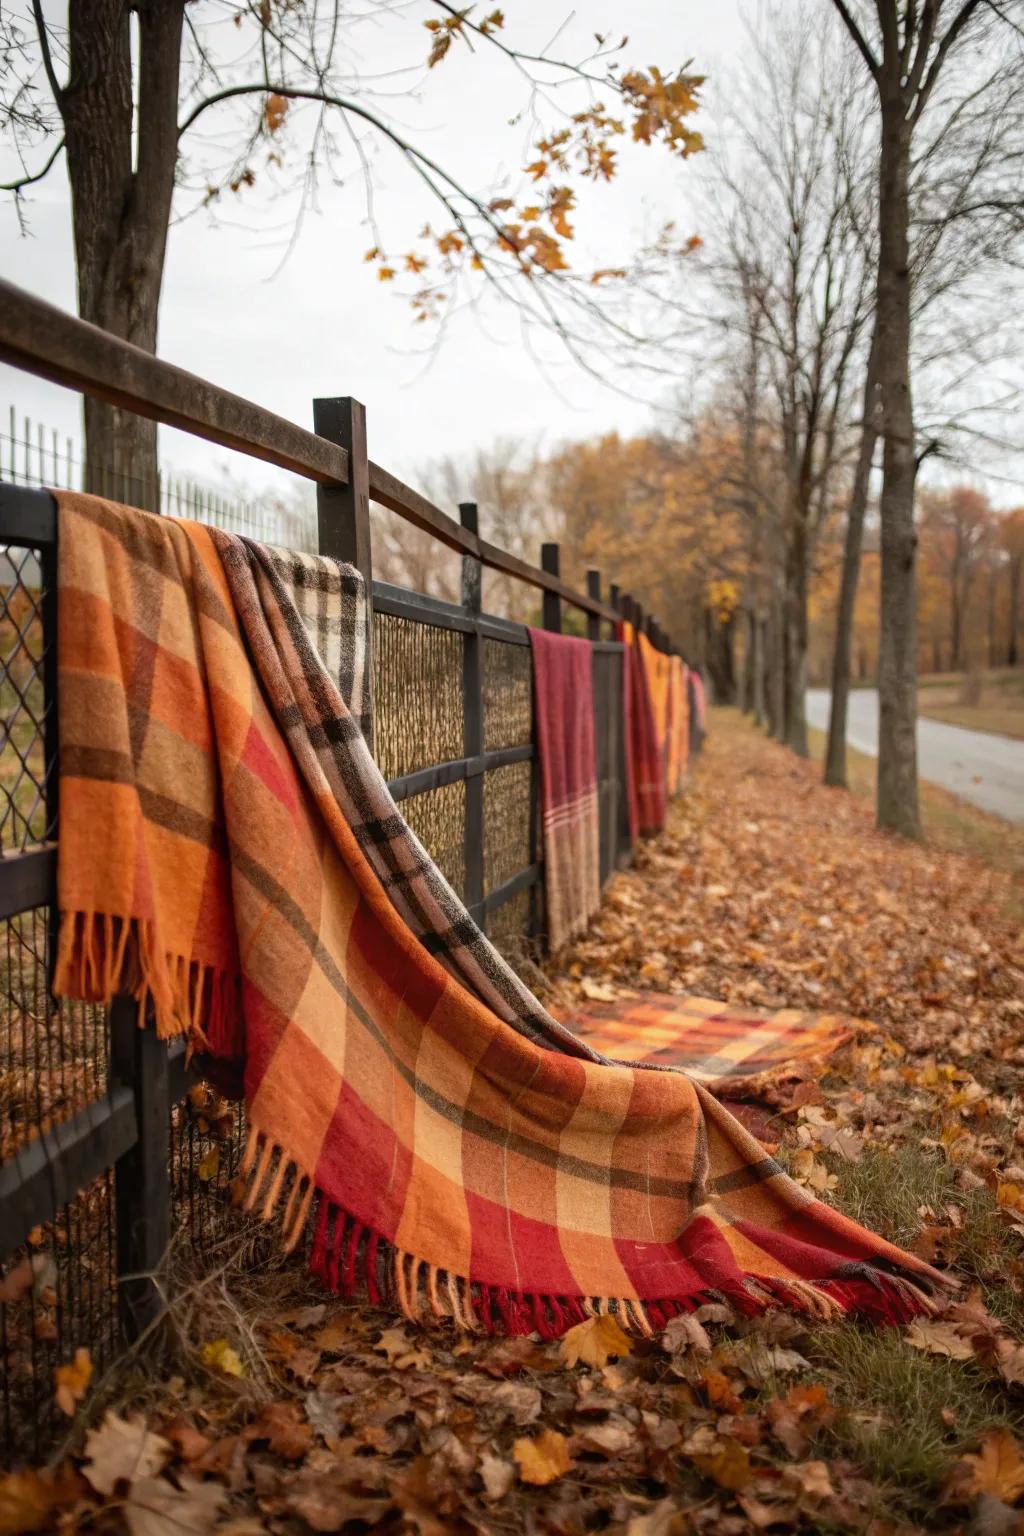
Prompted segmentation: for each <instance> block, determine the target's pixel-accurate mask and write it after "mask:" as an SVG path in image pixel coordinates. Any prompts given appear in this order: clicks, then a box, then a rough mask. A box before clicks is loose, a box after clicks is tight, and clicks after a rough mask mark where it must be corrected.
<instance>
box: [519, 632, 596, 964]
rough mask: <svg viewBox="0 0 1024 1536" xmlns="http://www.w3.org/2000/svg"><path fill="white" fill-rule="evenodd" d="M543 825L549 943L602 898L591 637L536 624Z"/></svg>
mask: <svg viewBox="0 0 1024 1536" xmlns="http://www.w3.org/2000/svg"><path fill="white" fill-rule="evenodd" d="M529 633H530V648H531V650H532V653H533V698H534V722H535V727H536V735H537V755H538V758H539V765H540V802H541V821H542V826H543V831H544V904H545V911H546V917H547V934H548V944H549V946H550V948H551V949H552V950H558V949H560V948H561V947H562V945H563V944H565V943H567V942H568V941H569V939H571V938H573V937H574V936H575V935H576V934H578V933H582V932H583V930H584V929H585V928H586V926H587V923H588V922H589V921H590V918H591V917H592V916H593V914H594V913H595V912H596V911H597V909H598V907H599V906H600V905H601V869H600V828H599V824H598V806H597V753H596V749H595V745H594V686H593V679H592V675H591V649H590V642H589V641H587V640H578V639H575V638H574V637H573V636H571V635H557V634H552V633H550V632H549V631H548V630H544V629H531V630H530V632H529Z"/></svg>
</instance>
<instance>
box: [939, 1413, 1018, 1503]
mask: <svg viewBox="0 0 1024 1536" xmlns="http://www.w3.org/2000/svg"><path fill="white" fill-rule="evenodd" d="M979 1493H987V1494H989V1495H990V1496H991V1497H992V1498H994V1499H1001V1500H1002V1502H1003V1503H1004V1504H1016V1503H1017V1501H1018V1499H1019V1498H1020V1497H1021V1495H1022V1494H1024V1461H1022V1460H1021V1454H1020V1447H1019V1446H1018V1444H1017V1442H1016V1440H1015V1439H1014V1437H1013V1435H1012V1434H1011V1433H1010V1431H1009V1430H1008V1429H990V1430H989V1431H988V1432H987V1433H986V1434H984V1435H983V1436H982V1438H981V1449H980V1451H979V1452H977V1454H973V1453H972V1454H970V1455H967V1456H963V1457H961V1459H960V1460H959V1461H958V1462H957V1464H956V1466H955V1468H954V1469H953V1479H952V1483H951V1485H950V1495H949V1496H950V1500H951V1502H954V1503H962V1504H966V1503H968V1502H969V1501H970V1499H971V1498H973V1497H974V1495H975V1494H979Z"/></svg>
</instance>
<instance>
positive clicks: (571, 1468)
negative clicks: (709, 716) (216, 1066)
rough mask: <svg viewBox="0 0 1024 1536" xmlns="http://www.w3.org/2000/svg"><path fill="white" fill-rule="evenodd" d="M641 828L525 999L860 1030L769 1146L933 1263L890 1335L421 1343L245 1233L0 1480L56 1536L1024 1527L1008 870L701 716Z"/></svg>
mask: <svg viewBox="0 0 1024 1536" xmlns="http://www.w3.org/2000/svg"><path fill="white" fill-rule="evenodd" d="M716 725H717V729H716V730H715V732H714V734H713V736H712V738H711V740H710V742H709V745H708V750H707V752H706V755H705V757H704V758H703V759H702V761H701V763H700V764H699V765H698V767H697V769H696V771H695V773H694V776H693V782H692V786H691V790H690V793H689V794H688V795H687V797H686V799H685V800H684V801H683V802H682V803H680V804H679V805H678V806H677V807H676V808H675V809H674V810H673V813H672V817H671V822H670V826H669V829H668V831H667V833H666V834H665V835H664V836H663V837H662V838H660V839H659V840H658V841H657V842H656V843H654V844H651V845H648V846H647V847H645V848H644V849H643V850H642V851H641V853H640V855H639V857H638V859H637V862H636V866H635V868H633V869H631V870H630V871H628V872H625V873H623V874H621V875H619V876H617V877H616V879H615V880H614V882H613V883H612V886H611V888H610V891H609V893H608V899H607V901H606V903H605V906H604V908H603V910H602V913H601V915H600V916H599V918H598V919H597V921H596V922H595V924H594V926H593V928H592V929H591V932H590V933H589V934H588V935H587V937H586V939H585V940H584V941H582V942H581V943H580V944H579V945H578V946H577V947H576V948H575V949H574V950H573V951H572V952H571V953H569V954H568V955H565V956H562V957H561V958H560V961H559V964H558V966H557V967H553V968H552V969H551V971H550V974H549V975H548V976H547V978H546V986H547V989H548V993H549V1001H550V1002H551V1003H552V1004H553V1005H554V1006H557V1007H561V1008H564V1009H566V1010H569V1009H571V1008H572V1007H574V1006H577V1005H578V1004H579V1003H580V1001H582V1000H585V999H587V998H592V999H596V1000H601V1001H608V1000H610V999H613V998H614V997H616V996H618V995H619V994H620V993H621V992H624V991H632V990H637V989H644V988H654V989H657V990H661V991H672V992H681V993H699V994H703V995H705V996H710V997H716V998H720V999H722V1000H724V1001H731V1002H735V1003H742V1004H744V1005H745V1006H748V1007H749V1006H764V1007H766V1008H775V1007H782V1006H786V1005H791V1006H798V1007H804V1008H820V1009H826V1010H828V1011H844V1012H848V1013H851V1014H854V1015H858V1016H861V1017H863V1018H866V1019H871V1020H874V1021H875V1025H876V1026H877V1027H874V1028H865V1029H863V1030H861V1031H859V1032H858V1033H857V1035H856V1038H855V1040H854V1042H853V1044H852V1045H850V1046H849V1047H847V1048H846V1049H845V1050H844V1051H843V1052H842V1053H840V1054H839V1055H838V1056H837V1057H836V1058H835V1059H834V1061H833V1062H832V1064H831V1065H830V1068H829V1071H828V1072H827V1074H826V1075H825V1076H824V1077H823V1078H822V1077H821V1075H820V1073H819V1074H818V1075H817V1076H811V1077H806V1078H800V1077H799V1076H797V1077H794V1078H793V1079H791V1080H789V1081H788V1082H787V1083H786V1084H785V1085H783V1086H782V1087H781V1088H780V1089H779V1091H778V1092H776V1093H775V1094H774V1095H773V1099H774V1102H770V1103H768V1104H767V1105H766V1106H763V1110H764V1118H763V1125H764V1130H763V1134H764V1137H765V1139H770V1140H771V1141H772V1142H777V1143H778V1145H779V1152H778V1156H779V1157H780V1158H782V1159H784V1160H785V1161H787V1163H788V1166H789V1167H790V1170H791V1171H792V1173H793V1174H794V1176H795V1177H797V1178H799V1179H801V1180H803V1181H805V1182H807V1183H808V1184H809V1185H810V1186H811V1187H812V1188H814V1189H815V1190H816V1191H817V1192H818V1193H820V1194H821V1195H822V1197H823V1198H824V1199H826V1200H831V1201H834V1202H835V1203H837V1204H838V1205H840V1206H842V1208H843V1209H845V1210H847V1211H849V1212H850V1213H851V1214H853V1215H854V1216H856V1217H858V1218H859V1219H861V1220H863V1221H865V1222H867V1223H868V1224H870V1225H872V1226H874V1227H876V1228H877V1229H878V1230H881V1231H883V1232H884V1233H885V1234H886V1235H887V1236H889V1237H891V1238H893V1239H894V1240H896V1241H898V1242H900V1243H903V1244H906V1245H908V1246H910V1247H912V1248H913V1249H914V1250H915V1251H916V1252H918V1253H920V1254H922V1255H923V1256H925V1257H927V1258H928V1259H929V1260H930V1261H931V1262H933V1263H936V1264H938V1265H939V1266H941V1267H945V1268H948V1269H949V1270H951V1271H952V1272H953V1273H954V1274H955V1275H956V1276H957V1277H958V1278H959V1279H960V1280H961V1282H962V1288H961V1292H960V1295H959V1296H958V1298H957V1299H956V1300H955V1301H954V1302H952V1303H951V1304H950V1306H949V1308H948V1311H947V1312H946V1314H945V1315H944V1316H942V1317H939V1318H936V1319H927V1320H923V1321H918V1322H917V1323H915V1324H912V1325H911V1326H910V1327H909V1328H907V1329H891V1330H886V1331H881V1332H873V1331H870V1330H865V1329H861V1328H859V1327H857V1326H855V1325H853V1324H843V1325H840V1326H830V1327H824V1326H820V1325H814V1324H813V1323H809V1322H808V1321H807V1320H804V1319H798V1318H793V1317H791V1316H789V1315H787V1314H784V1313H773V1314H770V1315H768V1316H767V1317H764V1318H762V1319H758V1320H755V1321H742V1320H740V1319H737V1318H735V1317H734V1316H732V1314H731V1313H730V1312H729V1309H728V1308H727V1307H726V1306H724V1305H719V1304H710V1305H708V1306H705V1307H703V1308H701V1309H700V1310H699V1311H698V1312H697V1313H695V1314H693V1315H692V1316H691V1317H686V1318H679V1319H676V1320H674V1321H673V1323H672V1324H671V1325H670V1327H669V1329H668V1330H667V1332H666V1334H665V1335H664V1336H663V1337H662V1338H661V1339H658V1340H654V1341H639V1340H636V1339H627V1338H626V1337H625V1336H624V1335H623V1334H622V1333H621V1332H620V1331H619V1329H618V1326H617V1324H616V1323H615V1322H614V1320H613V1319H611V1318H605V1319H592V1320H589V1321H588V1322H587V1323H584V1324H582V1325H580V1327H579V1328H576V1329H574V1330H572V1332H571V1333H570V1334H569V1335H567V1336H566V1337H565V1339H563V1340H561V1341H558V1342H555V1343H548V1344H544V1343H541V1342H540V1341H538V1340H536V1339H516V1340H481V1339H478V1338H476V1337H470V1336H467V1335H464V1334H459V1333H457V1332H456V1331H454V1329H448V1330H438V1331H436V1332H430V1333H425V1332H423V1333H421V1332H416V1331H414V1330H413V1329H411V1328H410V1327H408V1326H406V1325H404V1324H399V1323H396V1321H395V1319H394V1318H393V1317H390V1316H387V1315H385V1314H382V1313H375V1312H373V1311H371V1310H369V1309H367V1308H366V1307H365V1306H360V1305H353V1304H346V1303H340V1302H338V1301H336V1300H334V1299H328V1300H325V1299H324V1298H323V1296H322V1295H319V1294H318V1293H317V1292H316V1290H315V1289H314V1288H313V1286H312V1283H311V1282H309V1281H307V1280H305V1279H304V1278H303V1277H302V1276H301V1274H299V1273H297V1272H296V1271H295V1270H294V1269H282V1268H275V1267H274V1266H273V1264H271V1263H270V1262H267V1261H266V1259H265V1257H264V1251H263V1249H262V1244H261V1240H260V1239H259V1238H258V1237H257V1238H253V1237H251V1236H250V1235H247V1234H240V1236H239V1239H238V1241H239V1242H248V1243H250V1245H251V1246H250V1248H249V1249H248V1250H247V1259H246V1262H244V1263H243V1264H241V1265H240V1264H239V1262H238V1247H237V1245H236V1246H235V1247H234V1248H232V1247H230V1246H229V1247H228V1248H226V1249H225V1251H224V1253H223V1255H222V1256H221V1262H220V1263H219V1264H218V1265H217V1266H216V1267H215V1268H214V1269H213V1270H212V1272H209V1273H207V1274H205V1275H204V1276H202V1277H196V1278H195V1280H194V1281H193V1282H192V1283H191V1285H188V1286H185V1287H184V1288H182V1289H181V1293H180V1297H179V1300H178V1301H177V1302H176V1303H175V1307H174V1312H173V1316H172V1319H171V1324H172V1326H171V1327H170V1328H169V1329H167V1330H166V1334H167V1336H166V1337H165V1339H164V1341H163V1342H162V1344H161V1346H160V1351H161V1352H160V1353H158V1354H157V1355H156V1356H155V1357H151V1358H150V1359H149V1360H148V1361H143V1360H142V1359H136V1360H134V1361H129V1362H127V1363H125V1364H123V1365H122V1366H121V1368H120V1370H119V1372H118V1373H117V1374H116V1375H114V1376H113V1377H110V1378H108V1379H107V1380H106V1381H102V1382H97V1381H96V1380H94V1379H93V1377H92V1372H91V1366H90V1362H89V1359H88V1356H87V1355H84V1352H83V1355H82V1356H81V1357H80V1358H78V1359H77V1360H76V1361H74V1362H71V1363H69V1364H68V1365H67V1366H66V1367H64V1368H63V1373H59V1375H60V1379H59V1380H58V1381H57V1382H56V1383H55V1390H56V1391H57V1393H58V1401H59V1403H60V1405H61V1407H62V1408H63V1409H64V1411H65V1412H66V1413H67V1415H68V1419H69V1441H68V1446H67V1447H66V1454H65V1455H64V1457H63V1459H61V1460H59V1462H57V1463H55V1465H54V1467H53V1468H52V1469H49V1470H39V1469H29V1470H27V1471H24V1472H21V1473H18V1474H15V1475H13V1476H8V1477H6V1478H0V1536H5V1533H13V1532H16V1531H23V1530H45V1529H50V1528H57V1529H63V1530H67V1531H72V1530H83V1531H85V1530H89V1531H97V1532H105V1531H122V1532H123V1531H125V1530H127V1531H129V1532H130V1533H131V1536H182V1533H184V1532H209V1531H214V1530H218V1531H225V1532H228V1533H232V1536H250V1533H256V1532H262V1531H269V1532H278V1533H292V1532H294V1533H297V1536H301V1533H305V1532H308V1531H311V1530H312V1531H352V1532H358V1531H362V1530H373V1531H380V1532H382V1533H392V1532H408V1533H414V1536H415V1533H419V1536H440V1533H442V1532H454V1533H467V1536H472V1533H478V1532H495V1533H498V1532H510V1533H511V1532H519V1531H526V1532H531V1533H552V1536H563V1533H564V1536H574V1533H577V1532H579V1533H582V1532H587V1531H608V1532H612V1533H622V1536H682V1533H686V1532H702V1531H706V1532H715V1533H718V1532H722V1533H735V1536H744V1533H748V1532H752V1531H769V1532H771V1531H775V1532H780V1533H785V1532H788V1531H834V1532H869V1533H871V1536H903V1533H907V1532H911V1531H971V1532H976V1533H978V1536H1001V1533H1009V1532H1022V1531H1024V1386H1022V1383H1024V1347H1022V1345H1021V1343H1020V1339H1021V1337H1022V1331H1024V1236H1022V1233H1024V1129H1022V1128H1021V1122H1020V1104H1021V1097H1020V1095H1021V1078H1022V1074H1024V1046H1022V1024H1024V988H1022V985H1021V983H1022V979H1024V976H1022V963H1024V956H1022V952H1021V936H1020V924H1019V921H1018V920H1017V919H1016V917H1015V912H1016V910H1017V908H1016V903H1017V901H1018V900H1019V893H1015V891H1014V889H1013V887H1012V884H1011V879H1010V877H1009V876H1008V875H1007V874H1005V873H1001V872H998V871H991V870H987V869H986V868H984V867H983V866H981V865H978V864H972V863H970V862H968V861H967V860H964V859H961V858H959V857H956V856H954V855H951V854H948V853H945V852H939V851H937V850H935V849H934V848H932V849H929V848H924V849H920V848H914V847H907V846H904V845H900V844H897V843H895V842H893V841H892V840H890V839H887V838H885V837H882V836H880V835H879V834H877V833H875V832H874V831H873V829H872V826H871V820H870V814H869V812H868V811H867V809H866V808H865V807H864V806H863V804H862V803H860V802H858V801H857V800H856V799H854V798H853V797H850V796H847V795H843V794H840V793H836V792H833V791H828V790H825V789H823V788H822V787H821V786H820V785H819V784H818V783H817V781H816V774H815V770H814V769H813V767H812V766H811V765H808V764H803V763H799V762H797V761H795V760H794V759H793V758H792V757H791V756H790V755H789V754H787V753H786V752H784V751H783V750H782V749H781V748H778V747H775V746H772V745H770V744H768V743H766V742H764V740H763V739H762V738H760V737H759V736H757V735H756V734H755V733H754V732H753V730H752V729H751V728H750V727H748V726H745V725H741V724H738V723H737V722H736V721H734V720H732V721H730V720H720V721H718V722H716Z"/></svg>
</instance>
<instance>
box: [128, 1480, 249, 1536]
mask: <svg viewBox="0 0 1024 1536" xmlns="http://www.w3.org/2000/svg"><path fill="white" fill-rule="evenodd" d="M178 1484H179V1486H177V1487H175V1486H174V1484H172V1483H169V1482H167V1481H166V1480H165V1479H164V1478H162V1477H147V1478H142V1479H140V1480H139V1481H138V1482H136V1483H133V1484H132V1489H131V1494H130V1496H129V1497H128V1499H127V1500H126V1501H125V1503H124V1505H123V1506H122V1510H123V1513H124V1518H125V1521H126V1522H127V1525H128V1530H129V1532H130V1533H131V1536H184V1532H186V1531H187V1532H189V1533H190V1536H206V1533H207V1532H210V1531H213V1530H214V1529H215V1528H216V1525H217V1519H218V1515H219V1514H220V1509H221V1506H222V1505H223V1503H224V1501H225V1500H226V1498H227V1496H228V1494H227V1489H226V1488H219V1487H218V1486H217V1484H216V1483H204V1482H201V1481H200V1480H199V1479H198V1478H196V1477H191V1476H190V1475H189V1474H188V1473H187V1472H183V1473H181V1474H180V1476H179V1478H178Z"/></svg>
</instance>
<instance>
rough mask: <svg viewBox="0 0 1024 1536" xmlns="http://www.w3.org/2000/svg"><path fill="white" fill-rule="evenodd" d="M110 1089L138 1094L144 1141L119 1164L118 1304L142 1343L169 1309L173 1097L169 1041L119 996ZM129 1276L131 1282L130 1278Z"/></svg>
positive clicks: (111, 1018)
mask: <svg viewBox="0 0 1024 1536" xmlns="http://www.w3.org/2000/svg"><path fill="white" fill-rule="evenodd" d="M108 1022H109V1028H110V1080H111V1086H112V1087H113V1086H119V1085H122V1084H123V1085H125V1086H126V1087H128V1088H130V1089H131V1090H132V1093H133V1095H134V1097H135V1123H136V1127H137V1130H138V1137H137V1140H136V1141H135V1143H134V1145H133V1146H131V1147H130V1148H129V1149H128V1151H127V1152H126V1153H125V1154H124V1155H123V1157H120V1158H119V1159H118V1161H117V1162H116V1163H115V1165H114V1209H115V1212H116V1222H117V1273H118V1277H119V1294H118V1306H119V1310H120V1314H121V1324H122V1327H123V1329H124V1332H125V1334H126V1335H127V1337H128V1338H129V1339H136V1338H138V1336H139V1334H140V1333H142V1332H143V1331H144V1330H145V1329H146V1328H147V1327H148V1326H149V1324H150V1323H152V1322H153V1321H154V1320H155V1319H156V1318H157V1317H159V1316H160V1313H161V1311H162V1309H163V1299H162V1297H161V1293H160V1288H159V1286H158V1285H157V1283H156V1281H155V1279H154V1278H153V1276H154V1273H155V1271H156V1270H157V1268H158V1266H159V1264H160V1261H161V1260H162V1259H163V1256H164V1254H165V1253H166V1251H167V1245H168V1243H169V1242H170V1240H171V1170H170V1156H171V1095H170V1082H169V1075H168V1066H167V1043H166V1041H164V1040H159V1039H158V1038H157V1033H156V1026H155V1024H154V1023H153V1021H152V1019H150V1020H148V1021H147V1023H146V1026H145V1028H144V1029H140V1028H139V1024H138V1004H137V1003H136V1002H135V1000H134V998H131V997H115V999H114V1001H113V1002H112V1003H111V1005H110V1010H109V1013H108ZM124 1277H129V1278H124Z"/></svg>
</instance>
